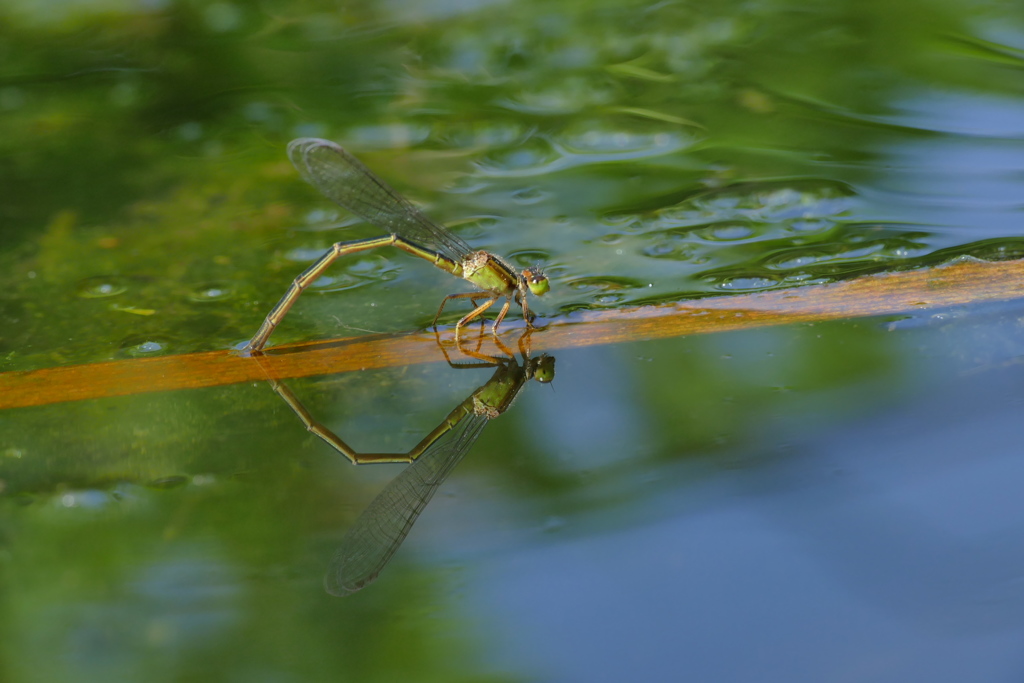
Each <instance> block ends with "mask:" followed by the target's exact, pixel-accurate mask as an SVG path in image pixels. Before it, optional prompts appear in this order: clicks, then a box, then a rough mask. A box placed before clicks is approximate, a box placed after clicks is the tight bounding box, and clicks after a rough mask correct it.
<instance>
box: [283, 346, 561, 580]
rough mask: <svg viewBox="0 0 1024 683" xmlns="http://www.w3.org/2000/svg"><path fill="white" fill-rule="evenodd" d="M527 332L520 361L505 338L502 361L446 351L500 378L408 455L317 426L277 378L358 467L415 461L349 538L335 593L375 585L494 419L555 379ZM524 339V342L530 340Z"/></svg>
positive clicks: (332, 571) (337, 564)
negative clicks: (361, 445) (528, 388)
mask: <svg viewBox="0 0 1024 683" xmlns="http://www.w3.org/2000/svg"><path fill="white" fill-rule="evenodd" d="M528 337H529V335H528V333H527V334H525V335H523V336H521V337H520V339H519V350H520V353H521V354H522V359H523V360H522V363H520V362H519V361H518V360H517V358H516V356H515V353H514V352H512V351H511V350H510V349H508V348H507V347H506V346H505V345H504V344H502V343H501V341H500V340H497V339H496V343H497V345H498V346H499V348H500V349H501V351H502V354H503V355H502V356H493V355H488V354H483V353H481V352H480V351H479V347H478V348H477V349H474V350H468V349H467V348H464V345H463V343H462V342H461V341H460V342H457V345H458V348H459V349H460V351H461V352H462V353H464V354H466V355H468V356H469V357H470V358H472V359H473V360H472V361H469V362H459V361H453V360H452V359H451V357H450V356H449V355H448V352H447V350H445V349H444V346H443V345H442V346H441V349H442V351H443V352H444V355H445V359H446V360H447V361H448V364H449V365H451V366H452V367H454V368H472V367H476V368H479V367H493V368H494V369H495V370H494V374H493V375H491V378H490V379H488V380H487V382H485V383H484V384H483V385H481V386H480V387H479V388H477V389H476V390H475V391H474V392H473V393H472V394H470V396H468V397H467V398H466V399H465V400H464V401H462V403H460V404H459V405H458V406H456V407H455V409H454V410H452V411H451V412H450V413H449V414H448V416H447V417H446V418H445V419H444V420H443V421H442V422H441V423H440V424H439V425H438V426H437V427H436V428H435V429H434V430H432V431H431V432H430V433H429V434H427V435H426V436H425V437H424V438H423V439H422V440H421V441H420V442H419V443H418V444H416V446H414V447H413V448H412V449H411V450H409V451H408V452H405V453H359V452H357V451H355V450H354V449H352V448H351V447H350V446H349V445H348V444H346V443H345V442H344V441H343V440H342V439H341V438H340V437H338V436H337V435H336V434H334V433H333V432H332V431H331V430H329V429H327V428H326V427H325V426H324V425H322V424H320V423H319V422H317V421H316V420H315V419H313V417H312V416H311V415H310V413H309V411H307V410H306V408H305V407H304V406H303V405H302V403H301V402H300V401H299V399H298V398H296V396H295V394H293V393H292V391H291V390H290V389H288V387H286V386H285V385H284V384H282V383H281V382H279V381H277V380H271V381H270V385H271V386H272V387H273V388H274V391H276V392H277V393H278V394H280V396H281V397H282V398H283V399H284V400H285V401H286V402H287V403H288V405H289V406H290V407H291V408H292V410H294V411H295V414H296V415H298V416H299V419H301V420H302V422H303V424H305V425H306V429H308V430H309V431H310V432H312V433H313V434H316V435H317V436H318V437H320V438H321V439H323V440H324V441H325V442H326V443H327V444H329V445H330V446H331V447H332V448H334V449H335V450H337V451H338V452H339V453H341V454H342V455H344V456H345V457H346V458H348V459H349V460H350V461H352V462H353V463H355V464H368V463H383V462H392V463H393V462H408V463H410V464H409V466H408V467H406V468H405V469H404V470H402V472H401V473H400V474H399V475H398V476H396V477H395V478H394V479H393V480H391V482H390V483H389V484H388V485H387V486H386V487H384V489H383V490H382V491H381V492H380V493H379V494H378V495H377V497H376V498H374V499H373V501H371V502H370V504H369V505H368V506H367V507H366V509H365V510H364V511H363V512H362V514H360V516H359V518H358V519H356V521H355V523H354V524H353V525H352V527H351V528H350V529H349V530H348V532H347V533H346V534H345V536H344V538H343V539H342V542H341V545H340V546H339V547H338V550H337V551H336V552H335V554H334V556H333V557H332V558H331V562H330V566H329V567H328V570H327V575H326V576H325V577H324V587H325V588H326V590H327V592H328V593H330V594H332V595H338V596H342V595H349V594H351V593H354V592H356V591H358V590H360V589H362V588H364V587H365V586H367V585H369V584H370V583H372V582H373V581H374V580H375V579H376V578H377V575H378V574H380V572H381V570H382V569H384V566H385V565H386V564H387V563H388V561H389V560H390V559H391V557H392V556H393V555H394V554H395V552H396V551H397V550H398V547H399V546H400V545H401V544H402V541H404V540H405V537H406V536H407V535H408V534H409V531H410V529H412V525H413V524H414V523H415V522H416V519H417V518H418V517H419V515H420V513H421V512H422V511H423V509H424V507H426V505H427V503H428V502H430V499H431V498H432V497H433V495H434V493H436V492H437V489H438V487H439V486H440V485H441V484H442V483H443V482H444V480H445V479H446V478H447V477H448V475H449V474H451V472H452V470H453V469H455V467H456V465H458V464H459V462H460V461H461V460H462V458H463V457H464V456H465V455H466V453H468V452H469V450H470V448H472V447H473V444H474V443H476V440H477V439H478V438H480V434H481V433H482V432H483V429H484V426H486V425H487V423H488V421H490V420H492V419H494V418H496V417H498V416H499V415H501V414H502V413H504V412H505V411H506V410H508V408H509V406H511V405H512V402H513V400H514V399H515V398H516V396H517V395H518V394H519V392H520V391H521V390H522V388H523V386H525V385H526V383H527V382H528V381H529V380H531V379H532V380H535V381H537V382H541V383H548V382H550V381H551V380H553V379H554V376H555V359H554V357H553V356H548V355H547V354H541V355H539V356H536V357H534V356H531V354H530V352H529V341H528ZM524 338H525V342H524Z"/></svg>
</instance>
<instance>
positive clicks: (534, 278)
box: [523, 269, 551, 296]
mask: <svg viewBox="0 0 1024 683" xmlns="http://www.w3.org/2000/svg"><path fill="white" fill-rule="evenodd" d="M523 277H524V278H526V286H527V287H529V288H530V291H531V292H533V293H534V294H535V295H537V296H540V295H541V294H544V293H546V292H547V291H548V290H549V289H551V284H550V283H549V282H548V276H547V275H545V274H544V273H542V272H540V271H539V270H534V269H527V270H524V271H523Z"/></svg>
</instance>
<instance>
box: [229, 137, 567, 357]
mask: <svg viewBox="0 0 1024 683" xmlns="http://www.w3.org/2000/svg"><path fill="white" fill-rule="evenodd" d="M288 157H289V158H290V159H291V161H292V163H293V164H295V168H297V169H298V170H299V174H300V175H301V176H302V177H303V178H304V179H305V180H306V182H308V183H310V184H311V185H313V187H315V188H316V189H318V190H320V192H321V193H322V194H323V195H324V196H326V197H327V198H329V199H331V200H332V201H334V202H335V203H337V204H339V205H340V206H342V207H344V208H346V209H348V210H349V211H351V212H352V213H354V214H355V215H356V216H359V217H360V218H362V219H363V220H365V221H367V222H368V223H372V224H374V225H376V226H377V227H380V228H383V229H384V230H385V231H387V233H388V235H387V236H385V237H373V238H369V239H363V240H355V241H350V242H338V243H336V244H334V245H333V246H332V247H331V248H330V250H329V251H328V252H327V253H325V254H324V255H323V256H321V257H320V258H319V259H318V260H317V261H316V262H315V263H313V265H311V266H310V267H309V268H307V269H306V270H305V271H303V272H302V273H301V274H300V275H299V276H298V277H296V278H295V280H294V281H293V282H292V285H291V287H289V288H288V291H287V292H286V293H285V295H284V296H283V297H281V300H280V301H279V302H278V303H277V305H276V306H274V308H273V309H272V310H271V311H270V313H269V314H268V315H267V317H266V319H265V320H264V321H263V325H261V326H260V329H259V330H258V331H257V332H256V334H255V335H253V337H252V339H250V340H249V342H248V343H247V344H246V345H245V346H244V347H243V348H242V350H243V351H244V352H248V353H252V352H257V351H260V350H261V349H262V348H263V346H264V345H265V344H266V343H267V339H268V338H269V337H270V335H271V334H272V333H273V331H274V329H275V328H276V327H277V326H278V324H279V323H280V322H281V320H282V318H284V316H285V315H286V314H287V313H288V310H289V309H290V308H291V307H292V305H293V304H294V303H295V301H296V299H298V298H299V295H301V294H302V292H303V291H304V290H305V289H306V288H307V287H309V285H310V284H312V283H313V282H314V281H315V280H316V279H317V278H318V277H320V275H321V274H323V272H324V271H325V270H326V269H327V268H328V266H330V265H331V264H332V263H333V262H334V261H335V260H337V259H338V258H340V257H342V256H345V255H346V254H354V253H356V252H359V251H365V250H367V249H376V248H378V247H396V248H398V249H401V250H403V251H406V252H408V253H410V254H412V255H414V256H419V257H420V258H423V259H426V260H428V261H430V262H431V263H433V264H434V265H435V266H437V267H438V268H440V269H441V270H445V271H447V272H449V273H451V274H452V275H456V276H458V277H461V278H463V279H464V280H466V281H468V282H470V283H471V284H473V285H475V286H476V287H478V288H479V289H480V290H481V291H478V292H467V293H463V294H451V295H449V296H447V297H445V299H444V301H442V302H441V307H440V308H438V310H437V315H435V316H434V326H435V328H436V326H437V319H438V318H439V317H440V316H441V311H443V310H444V307H445V304H447V303H448V302H449V301H450V300H452V299H469V300H470V302H472V304H473V305H474V306H475V308H474V309H473V310H472V311H470V312H469V313H467V314H466V315H464V316H463V317H462V318H461V319H460V320H459V322H458V323H456V325H455V336H456V338H458V336H459V331H460V330H461V328H462V327H463V326H464V325H465V324H466V323H468V322H469V321H471V320H473V319H475V318H477V317H479V316H480V315H482V314H483V313H484V311H486V310H487V309H488V308H490V307H491V306H492V305H494V303H495V302H497V301H498V300H499V299H501V298H502V297H504V298H505V304H504V305H503V306H502V307H501V310H500V311H499V312H498V316H497V318H496V319H495V321H494V325H493V327H492V328H491V329H492V331H493V332H494V333H497V329H498V325H499V324H501V321H502V320H503V319H504V318H505V314H506V313H508V310H509V307H510V306H511V305H512V302H513V301H515V302H516V303H518V304H519V305H520V306H521V307H522V309H523V318H524V319H525V320H526V326H527V328H528V329H529V328H530V327H531V326H532V325H531V323H532V316H531V314H530V308H529V304H528V303H527V301H526V294H527V292H530V293H532V294H536V295H541V294H544V293H545V292H547V291H548V288H549V284H548V278H547V276H545V275H544V273H543V272H541V270H540V269H539V268H526V269H523V271H522V272H519V271H517V270H516V269H515V268H514V267H513V266H512V265H511V264H510V263H508V262H507V261H505V260H503V259H501V258H499V257H497V256H495V255H494V254H491V253H488V252H486V251H478V250H474V249H473V248H472V247H470V246H469V245H468V244H466V242H465V241H463V240H462V239H461V238H459V237H458V236H457V235H455V234H454V233H452V232H451V231H449V230H448V229H446V228H444V227H442V226H440V225H438V224H437V223H435V222H434V221H432V220H430V219H429V218H427V217H426V216H425V215H423V213H421V212H420V211H419V210H418V209H417V208H416V207H414V206H413V205H412V204H411V203H410V202H409V200H407V199H406V198H405V197H403V196H402V195H400V194H398V192H396V191H395V190H393V189H392V188H391V187H390V186H388V185H387V183H385V182H384V181H383V180H381V179H380V178H378V177H377V176H376V175H375V174H374V173H373V172H371V171H370V169H368V168H366V166H364V165H363V163H362V162H360V161H359V160H358V159H356V158H355V157H354V156H352V155H351V154H349V153H348V152H346V151H345V150H344V149H343V148H342V147H341V146H340V145H337V144H335V143H333V142H331V141H329V140H321V139H319V138H299V139H297V140H292V141H291V142H290V143H289V144H288ZM479 300H483V303H481V304H479V305H477V301H479Z"/></svg>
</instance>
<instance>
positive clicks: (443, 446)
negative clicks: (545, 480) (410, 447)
mask: <svg viewBox="0 0 1024 683" xmlns="http://www.w3.org/2000/svg"><path fill="white" fill-rule="evenodd" d="M486 424H487V417H486V416H484V415H476V414H472V413H470V414H469V415H467V416H466V417H464V418H463V419H462V420H461V421H460V422H459V423H458V424H457V425H455V427H453V428H452V430H451V431H449V432H448V433H447V434H445V435H444V436H442V437H441V438H440V439H439V440H438V441H436V442H435V443H434V444H432V445H431V446H430V448H428V449H427V450H426V451H424V452H423V454H422V455H420V457H419V458H417V459H416V460H414V461H413V462H412V464H410V465H409V466H408V467H406V468H405V469H404V470H402V472H401V473H400V474H399V475H398V476H397V477H395V478H394V479H393V480H391V483H389V484H388V485H387V486H386V487H385V488H384V490H383V491H381V492H380V493H379V494H377V497H376V498H374V499H373V501H372V502H371V503H370V504H369V505H368V506H367V508H366V509H365V510H363V513H362V514H361V515H359V518H358V519H357V520H356V521H355V524H353V525H352V528H350V529H349V530H348V533H346V534H345V537H344V538H343V539H342V541H341V546H340V547H339V548H338V550H337V552H335V553H334V557H332V558H331V563H330V566H329V567H328V568H327V575H326V576H325V577H324V588H326V589H327V592H328V593H330V594H331V595H338V596H342V595H349V594H351V593H355V592H356V591H358V590H360V589H362V588H363V587H365V586H367V585H369V584H370V583H372V582H373V581H374V579H376V578H377V575H378V574H380V572H381V570H382V569H384V566H385V565H386V564H387V563H388V561H389V560H390V559H391V556H392V555H394V554H395V551H396V550H398V546H400V545H402V541H404V540H405V537H406V536H407V535H408V534H409V530H410V529H412V525H413V524H414V523H415V522H416V518H418V517H419V516H420V513H421V512H423V508H424V507H426V505H427V503H429V502H430V499H431V498H432V497H433V495H434V493H435V492H436V491H437V487H438V486H440V485H441V483H442V482H444V480H445V479H446V478H447V477H448V475H449V474H451V472H452V470H453V469H455V466H456V465H458V464H459V462H460V461H461V460H462V458H463V456H465V455H466V453H467V452H468V451H469V449H470V448H471V447H472V446H473V444H474V443H475V442H476V440H477V438H478V437H479V436H480V433H481V432H482V431H483V428H484V425H486Z"/></svg>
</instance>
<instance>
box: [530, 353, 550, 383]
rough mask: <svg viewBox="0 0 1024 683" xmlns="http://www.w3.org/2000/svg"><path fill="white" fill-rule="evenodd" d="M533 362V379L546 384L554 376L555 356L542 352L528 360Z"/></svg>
mask: <svg viewBox="0 0 1024 683" xmlns="http://www.w3.org/2000/svg"><path fill="white" fill-rule="evenodd" d="M530 362H531V363H532V364H533V368H532V374H531V376H532V377H533V379H535V380H537V381H538V382H540V383H541V384H547V383H548V382H550V381H551V380H553V379H554V378H555V357H554V356H549V355H548V354H546V353H542V354H540V355H539V356H537V357H536V358H533V359H531V361H530Z"/></svg>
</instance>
